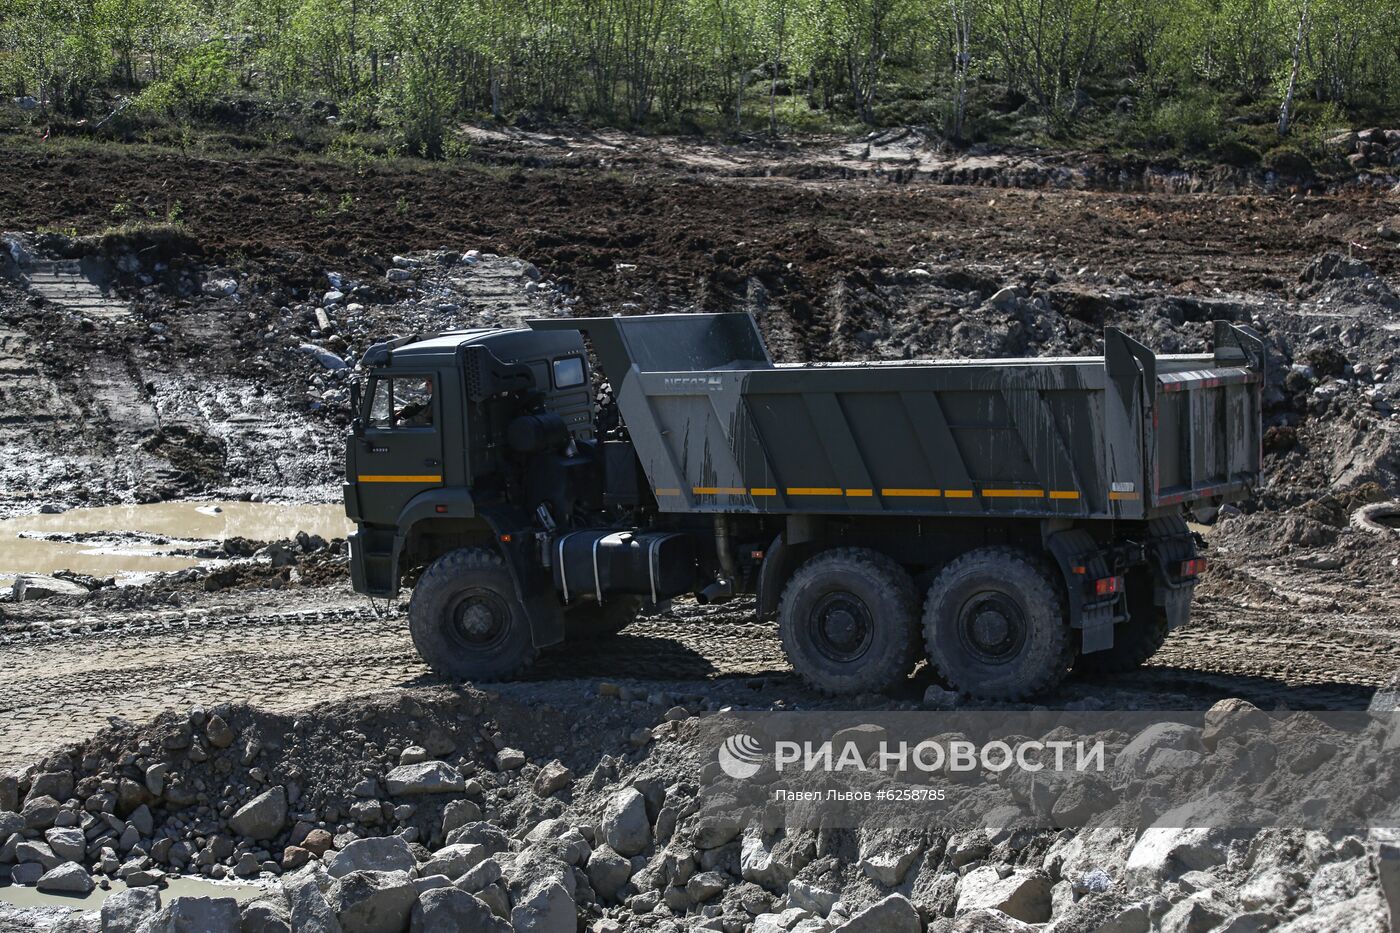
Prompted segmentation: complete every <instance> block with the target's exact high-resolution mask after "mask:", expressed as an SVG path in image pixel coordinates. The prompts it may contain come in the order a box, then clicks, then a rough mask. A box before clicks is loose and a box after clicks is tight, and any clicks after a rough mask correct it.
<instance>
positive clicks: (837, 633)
mask: <svg viewBox="0 0 1400 933" xmlns="http://www.w3.org/2000/svg"><path fill="white" fill-rule="evenodd" d="M914 605H915V603H914V584H913V582H912V581H911V580H910V579H909V574H908V573H906V572H905V570H904V568H902V567H900V566H899V564H897V563H895V562H894V561H893V560H891V559H890V558H888V557H886V556H885V555H883V554H881V553H879V552H878V551H871V550H867V549H864V548H838V549H836V550H831V551H825V552H823V553H821V554H818V555H817V556H816V557H813V558H812V559H811V560H809V561H807V563H805V564H803V565H802V566H801V567H800V568H798V570H797V572H796V573H795V574H793V575H792V579H791V580H789V581H788V584H787V587H786V588H785V589H784V590H783V598H782V602H781V603H780V604H779V606H778V633H779V635H781V636H782V641H783V651H784V653H785V654H787V657H788V661H789V662H790V663H791V664H792V667H793V670H795V671H797V673H798V674H799V675H801V677H802V679H803V680H805V681H807V683H809V684H811V685H812V686H813V687H815V688H817V689H818V690H821V691H823V692H824V693H829V694H838V693H868V692H878V691H884V690H889V689H891V688H893V687H896V686H898V685H899V684H901V683H903V682H904V680H905V679H906V678H907V677H908V676H909V673H910V672H911V671H912V670H913V669H914V664H915V661H916V660H917V654H918V649H917V637H916V631H917V630H916V629H915V625H914V613H915V608H914Z"/></svg>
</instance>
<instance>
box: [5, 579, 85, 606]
mask: <svg viewBox="0 0 1400 933" xmlns="http://www.w3.org/2000/svg"><path fill="white" fill-rule="evenodd" d="M87 593H88V590H87V587H85V586H82V585H80V584H77V583H74V582H73V581H72V580H63V579H60V578H59V577H49V576H45V575H44V574H41V573H22V574H20V575H19V576H17V577H15V582H14V583H12V584H11V585H10V598H11V599H13V600H14V601H15V602H17V603H22V602H32V601H34V600H37V599H50V598H52V597H54V596H86V595H87Z"/></svg>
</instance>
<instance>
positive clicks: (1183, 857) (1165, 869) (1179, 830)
mask: <svg viewBox="0 0 1400 933" xmlns="http://www.w3.org/2000/svg"><path fill="white" fill-rule="evenodd" d="M1219 835H1220V834H1219V832H1218V831H1217V830H1213V829H1207V828H1204V827H1169V826H1149V827H1148V828H1147V829H1145V830H1143V831H1142V835H1140V836H1139V837H1138V841H1137V844H1136V845H1134V846H1133V851H1132V852H1130V853H1129V854H1128V862H1127V865H1126V866H1125V869H1124V871H1125V873H1126V874H1127V877H1128V881H1129V883H1131V884H1135V885H1156V884H1159V883H1160V882H1163V881H1166V880H1168V879H1170V878H1173V877H1176V876H1179V875H1182V874H1184V873H1186V872H1188V871H1204V870H1206V869H1209V868H1214V867H1215V866H1216V865H1219V864H1221V863H1223V862H1224V861H1225V855H1226V853H1225V847H1224V846H1223V845H1222V844H1221V842H1220V840H1219V838H1218V837H1219Z"/></svg>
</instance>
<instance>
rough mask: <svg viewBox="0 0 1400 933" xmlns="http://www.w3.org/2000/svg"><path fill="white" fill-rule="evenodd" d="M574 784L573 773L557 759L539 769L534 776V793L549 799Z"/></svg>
mask: <svg viewBox="0 0 1400 933" xmlns="http://www.w3.org/2000/svg"><path fill="white" fill-rule="evenodd" d="M573 782H574V772H572V771H570V770H569V769H568V768H566V767H564V765H563V763H562V762H560V761H559V760H558V759H557V758H556V759H555V760H554V761H551V762H550V763H549V764H547V765H545V766H544V767H543V768H541V769H540V773H539V774H537V775H536V776H535V793H536V795H538V796H540V797H549V796H551V795H553V794H555V793H556V792H558V791H561V790H563V789H564V788H565V787H568V786H569V785H570V784H572V783H573Z"/></svg>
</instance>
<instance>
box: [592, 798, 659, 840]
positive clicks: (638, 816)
mask: <svg viewBox="0 0 1400 933" xmlns="http://www.w3.org/2000/svg"><path fill="white" fill-rule="evenodd" d="M601 828H602V831H603V838H604V840H605V841H606V842H607V844H608V845H609V846H611V847H612V849H613V850H614V851H616V852H618V853H619V854H621V855H629V856H630V855H637V854H639V853H640V852H641V851H642V850H643V849H645V848H646V847H647V846H648V845H649V844H650V843H651V822H650V820H648V819H647V804H646V798H645V797H643V796H642V795H641V794H640V793H638V792H637V790H636V788H632V787H628V788H624V789H623V790H622V791H620V792H619V793H618V794H617V795H616V796H614V797H613V799H612V800H611V801H609V802H608V806H607V808H606V809H605V810H604V811H603V823H602V827H601Z"/></svg>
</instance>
